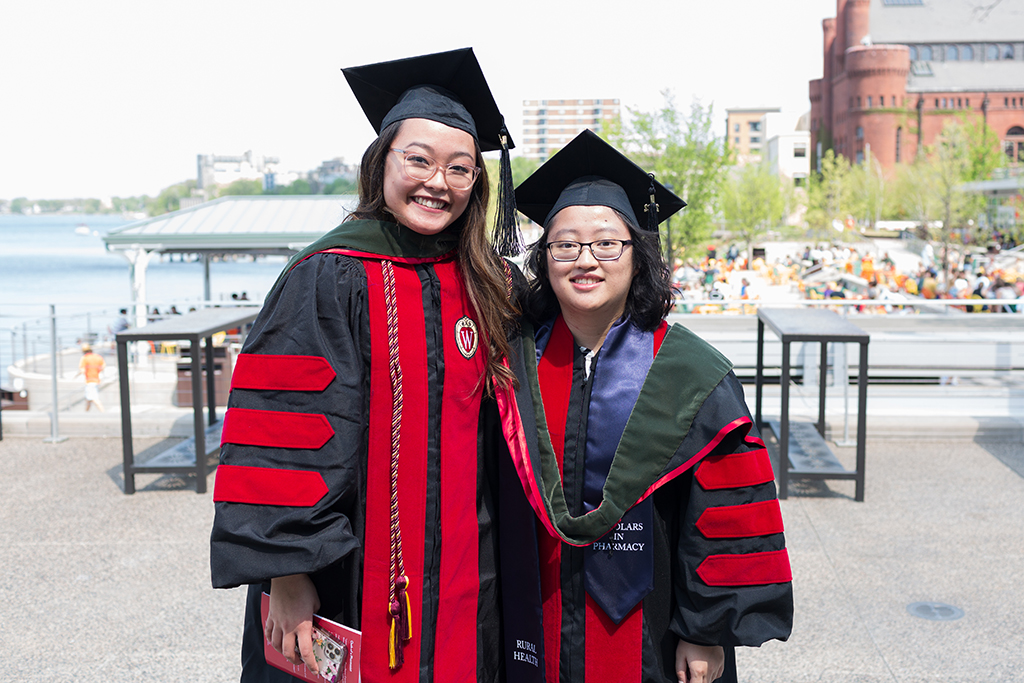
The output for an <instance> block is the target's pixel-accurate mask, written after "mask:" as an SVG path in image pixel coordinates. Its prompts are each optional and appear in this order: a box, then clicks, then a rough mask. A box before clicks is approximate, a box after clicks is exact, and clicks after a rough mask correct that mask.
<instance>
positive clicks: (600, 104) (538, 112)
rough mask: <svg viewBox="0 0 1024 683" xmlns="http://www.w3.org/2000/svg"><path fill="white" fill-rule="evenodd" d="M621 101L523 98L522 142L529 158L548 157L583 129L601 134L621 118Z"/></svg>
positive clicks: (524, 153) (524, 154)
mask: <svg viewBox="0 0 1024 683" xmlns="http://www.w3.org/2000/svg"><path fill="white" fill-rule="evenodd" d="M618 116H619V101H618V100H523V141H522V143H517V144H518V145H519V146H521V147H522V149H523V156H525V157H527V158H528V159H547V158H548V157H549V156H551V155H552V154H554V153H555V152H557V151H558V150H560V149H561V148H562V147H565V145H566V144H568V143H569V141H571V140H572V139H573V138H574V137H576V136H577V135H579V134H580V132H582V131H583V130H584V129H586V128H589V129H590V130H592V131H594V132H595V133H599V132H600V131H601V129H602V127H603V126H604V125H605V124H607V123H608V122H610V121H612V120H614V119H616V118H618Z"/></svg>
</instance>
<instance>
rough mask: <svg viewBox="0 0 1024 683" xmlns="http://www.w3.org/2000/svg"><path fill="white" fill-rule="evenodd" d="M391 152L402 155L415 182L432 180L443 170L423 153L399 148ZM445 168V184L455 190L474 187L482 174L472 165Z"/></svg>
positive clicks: (454, 165) (405, 166)
mask: <svg viewBox="0 0 1024 683" xmlns="http://www.w3.org/2000/svg"><path fill="white" fill-rule="evenodd" d="M391 151H392V152H397V153H398V154H401V155H402V159H403V163H404V168H405V173H406V175H408V176H409V177H410V178H412V179H413V180H421V181H425V180H430V179H431V178H433V177H434V174H435V173H437V169H438V168H442V166H441V164H439V163H437V162H436V161H434V160H433V159H432V158H430V157H428V156H427V155H426V154H423V153H422V152H416V151H413V150H408V149H398V148H397V147H392V148H391ZM443 168H444V180H445V182H446V183H448V187H451V188H452V189H455V190H466V189H468V188H470V187H472V186H473V181H474V180H476V177H477V176H478V175H479V174H480V167H479V166H473V165H471V164H458V163H455V164H445V165H444V166H443Z"/></svg>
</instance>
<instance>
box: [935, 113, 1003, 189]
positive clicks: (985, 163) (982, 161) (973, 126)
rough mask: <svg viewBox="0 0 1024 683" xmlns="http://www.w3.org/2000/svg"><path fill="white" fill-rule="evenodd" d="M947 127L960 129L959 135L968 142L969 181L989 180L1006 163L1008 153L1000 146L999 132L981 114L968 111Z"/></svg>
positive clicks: (967, 176) (965, 142)
mask: <svg viewBox="0 0 1024 683" xmlns="http://www.w3.org/2000/svg"><path fill="white" fill-rule="evenodd" d="M946 127H947V128H950V127H953V128H957V129H959V133H958V135H960V136H962V142H963V143H964V144H966V147H965V150H966V154H967V161H968V164H967V165H968V168H967V171H966V175H965V179H966V180H967V181H974V180H988V179H989V178H991V177H992V173H993V171H995V170H996V169H997V168H1002V167H1004V166H1005V165H1006V155H1005V154H1004V153H1003V151H1002V150H1001V149H1000V147H999V134H998V133H996V132H995V131H994V130H992V128H991V127H990V126H989V125H988V124H986V123H985V119H983V118H981V117H980V116H968V115H967V113H966V112H964V113H962V114H960V115H959V116H958V117H957V120H956V122H954V123H952V124H947V126H946Z"/></svg>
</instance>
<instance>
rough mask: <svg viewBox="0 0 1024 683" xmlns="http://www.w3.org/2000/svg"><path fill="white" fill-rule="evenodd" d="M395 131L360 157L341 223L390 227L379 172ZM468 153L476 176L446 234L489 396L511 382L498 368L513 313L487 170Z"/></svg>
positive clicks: (398, 125) (394, 128) (390, 128)
mask: <svg viewBox="0 0 1024 683" xmlns="http://www.w3.org/2000/svg"><path fill="white" fill-rule="evenodd" d="M401 126H402V122H401V121H396V122H395V123H392V124H391V125H390V126H388V127H387V128H385V129H384V130H382V131H381V132H380V135H379V136H377V139H376V140H374V141H373V142H372V143H371V144H370V146H369V147H367V148H366V151H365V152H364V153H363V160H362V162H361V164H360V166H359V205H358V206H357V207H356V210H355V211H353V212H352V213H351V214H350V215H349V216H347V217H346V218H345V220H346V221H349V220H357V219H365V220H377V221H389V222H396V219H395V217H394V215H393V214H392V213H391V212H390V211H389V210H388V207H387V204H386V203H385V202H384V168H385V164H386V162H387V156H388V154H389V153H390V151H391V145H392V143H393V142H394V141H395V138H396V137H397V136H398V131H399V130H400V129H401ZM474 148H475V155H476V161H475V163H476V165H477V166H479V167H480V177H478V178H477V179H476V183H474V185H473V191H472V194H471V195H470V198H469V204H468V206H466V210H465V211H463V212H462V215H461V216H459V217H458V218H457V219H456V220H455V222H453V223H452V224H451V225H449V226H448V227H447V228H446V230H451V231H455V232H457V233H458V234H459V266H460V269H461V271H462V280H463V282H464V284H465V286H466V292H467V293H468V294H469V300H470V301H471V302H472V303H473V307H474V308H475V309H476V313H477V316H478V317H479V319H480V326H481V327H482V329H481V330H480V332H481V334H482V338H483V339H485V340H486V341H487V366H486V371H485V375H486V378H487V388H488V391H490V389H491V386H492V384H493V383H494V382H497V383H499V384H505V385H508V384H511V383H512V382H513V380H514V376H513V374H512V371H511V370H509V369H508V368H507V367H505V365H503V364H502V360H503V359H504V358H505V357H507V356H508V355H509V352H510V346H509V343H508V337H507V334H508V332H509V331H510V330H511V329H513V327H514V326H515V324H516V318H517V317H518V315H519V310H518V308H517V306H516V303H515V301H514V299H512V298H511V297H510V296H509V292H508V288H507V285H506V279H505V266H503V265H502V262H501V260H500V259H499V257H498V255H497V254H496V253H495V252H494V249H493V248H492V247H491V243H490V242H489V241H488V239H487V201H488V199H489V196H490V187H489V185H488V182H487V167H486V165H485V164H484V159H483V155H482V154H481V153H480V146H479V145H478V144H477V143H476V141H474Z"/></svg>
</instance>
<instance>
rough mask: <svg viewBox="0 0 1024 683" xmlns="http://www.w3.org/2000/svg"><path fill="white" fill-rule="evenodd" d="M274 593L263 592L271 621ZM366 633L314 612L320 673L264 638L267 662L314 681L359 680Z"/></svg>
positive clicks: (264, 613) (356, 682)
mask: <svg viewBox="0 0 1024 683" xmlns="http://www.w3.org/2000/svg"><path fill="white" fill-rule="evenodd" d="M269 610H270V596H269V595H267V594H266V593H264V594H263V603H262V609H261V612H262V617H263V623H264V624H266V623H267V612H268V611H269ZM362 638H363V634H362V633H361V632H359V631H356V630H355V629H352V628H349V627H348V626H342V625H341V624H339V623H338V622H336V621H331V620H330V619H325V618H323V617H321V616H318V615H316V614H314V615H313V655H314V656H315V657H316V662H317V665H318V666H319V667H320V673H319V674H315V673H313V672H312V671H310V670H309V669H308V668H307V667H306V665H305V664H292V663H291V662H289V661H288V660H287V659H285V658H284V655H282V654H281V653H280V652H278V651H277V650H275V649H274V646H273V645H271V644H270V642H269V641H267V640H265V639H264V642H263V653H264V656H266V658H267V664H270V665H272V666H275V667H277V668H278V669H280V670H281V671H284V672H286V673H289V674H291V675H292V676H295V677H296V678H301V679H302V680H304V681H310V683H325V682H326V683H359V681H360V678H359V645H360V642H361V641H362Z"/></svg>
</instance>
